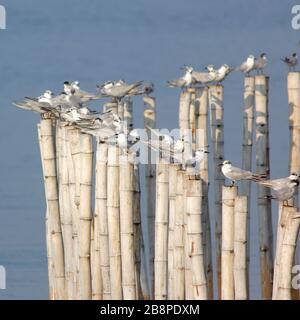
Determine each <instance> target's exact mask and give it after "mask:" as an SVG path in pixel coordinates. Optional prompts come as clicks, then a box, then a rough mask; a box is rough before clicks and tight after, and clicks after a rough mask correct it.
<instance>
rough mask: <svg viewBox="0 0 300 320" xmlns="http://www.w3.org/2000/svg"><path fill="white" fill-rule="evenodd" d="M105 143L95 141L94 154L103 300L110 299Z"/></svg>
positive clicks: (96, 215) (96, 212) (96, 214)
mask: <svg viewBox="0 0 300 320" xmlns="http://www.w3.org/2000/svg"><path fill="white" fill-rule="evenodd" d="M107 148H108V147H107V143H106V142H104V141H97V153H96V192H95V196H96V206H95V219H98V227H99V228H98V232H99V239H98V241H99V251H100V269H101V278H102V286H103V300H110V299H111V291H110V270H109V241H108V238H109V237H108V218H107Z"/></svg>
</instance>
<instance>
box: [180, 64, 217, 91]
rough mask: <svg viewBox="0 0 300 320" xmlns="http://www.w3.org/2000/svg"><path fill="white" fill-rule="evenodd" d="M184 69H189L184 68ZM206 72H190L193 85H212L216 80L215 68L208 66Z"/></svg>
mask: <svg viewBox="0 0 300 320" xmlns="http://www.w3.org/2000/svg"><path fill="white" fill-rule="evenodd" d="M185 68H189V67H186V66H185ZM205 69H206V70H207V72H200V71H195V70H193V71H192V81H193V83H195V84H201V85H204V86H206V85H208V84H209V83H212V82H214V81H215V80H216V77H217V72H216V70H215V67H214V66H213V65H212V64H210V65H208V66H207V67H206V68H205Z"/></svg>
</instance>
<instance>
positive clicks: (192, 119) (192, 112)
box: [189, 89, 197, 151]
mask: <svg viewBox="0 0 300 320" xmlns="http://www.w3.org/2000/svg"><path fill="white" fill-rule="evenodd" d="M190 90H191V89H190ZM196 109H197V108H196V90H192V91H191V102H190V107H189V110H190V114H189V121H190V125H189V127H190V129H191V130H192V132H191V136H192V137H191V143H192V150H193V151H195V149H196V121H197V120H196Z"/></svg>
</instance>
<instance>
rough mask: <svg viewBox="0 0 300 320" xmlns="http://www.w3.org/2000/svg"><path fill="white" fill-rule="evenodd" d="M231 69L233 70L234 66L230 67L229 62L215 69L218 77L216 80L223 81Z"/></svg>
mask: <svg viewBox="0 0 300 320" xmlns="http://www.w3.org/2000/svg"><path fill="white" fill-rule="evenodd" d="M231 71H233V68H230V67H229V66H228V65H227V64H223V65H222V66H221V67H220V68H219V69H218V70H215V72H216V77H215V79H214V81H215V82H217V83H221V82H222V81H223V80H224V79H225V78H226V77H227V76H228V75H229V73H230V72H231Z"/></svg>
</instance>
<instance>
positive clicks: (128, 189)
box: [119, 154, 136, 300]
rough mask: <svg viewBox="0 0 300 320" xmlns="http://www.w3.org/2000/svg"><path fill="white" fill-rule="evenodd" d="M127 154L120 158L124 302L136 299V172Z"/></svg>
mask: <svg viewBox="0 0 300 320" xmlns="http://www.w3.org/2000/svg"><path fill="white" fill-rule="evenodd" d="M133 170H134V169H133V163H132V160H131V161H130V159H129V157H128V155H127V154H125V155H122V156H120V180H119V181H120V231H121V259H122V289H123V299H124V300H135V299H136V279H135V272H134V270H135V251H134V226H133V211H134V172H133Z"/></svg>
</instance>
